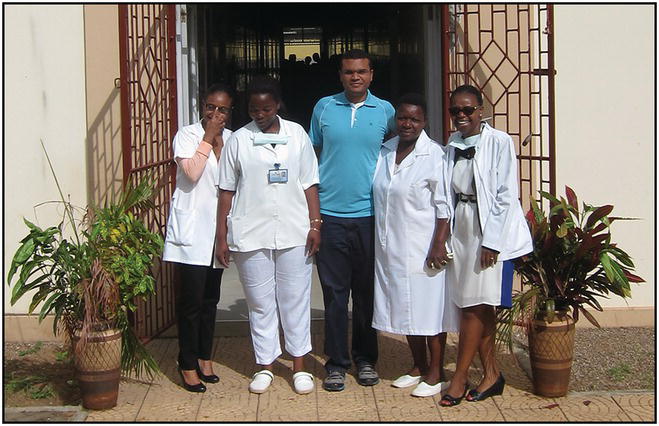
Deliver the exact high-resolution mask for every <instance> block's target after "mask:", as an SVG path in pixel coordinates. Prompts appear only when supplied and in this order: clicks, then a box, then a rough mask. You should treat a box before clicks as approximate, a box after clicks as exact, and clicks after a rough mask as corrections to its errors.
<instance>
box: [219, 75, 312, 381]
mask: <svg viewBox="0 0 659 426" xmlns="http://www.w3.org/2000/svg"><path fill="white" fill-rule="evenodd" d="M247 95H248V112H249V116H250V117H251V118H252V120H253V121H252V122H250V123H248V124H247V125H245V126H244V127H242V128H240V129H239V130H237V131H236V132H235V133H234V134H233V135H232V137H231V138H230V139H229V140H228V141H227V144H226V147H225V148H224V151H223V152H222V158H221V160H220V165H221V169H220V181H219V182H220V183H219V184H220V190H221V192H220V202H219V207H218V227H217V230H218V231H217V232H218V234H217V237H216V240H217V242H216V245H217V249H216V255H217V257H218V259H219V260H220V262H221V263H222V264H223V265H225V266H227V265H228V264H229V250H231V253H232V255H233V260H234V261H235V263H236V266H237V268H238V275H239V276H240V281H241V282H242V284H243V289H244V291H245V298H246V299H247V306H248V309H249V324H250V330H251V335H252V345H253V347H254V355H255V357H256V363H257V364H258V365H259V366H260V370H259V371H258V372H257V373H255V374H254V376H253V377H252V381H251V382H250V384H249V390H250V391H251V392H253V393H262V392H265V391H266V390H267V389H268V387H269V386H270V384H271V383H272V380H273V379H274V376H273V374H272V365H273V363H274V361H275V360H276V359H277V358H278V357H279V356H280V355H281V353H282V352H281V348H280V344H279V323H280V319H281V326H282V328H283V330H284V341H285V343H286V351H287V352H288V353H289V354H290V355H291V356H292V357H293V371H294V375H293V384H294V386H295V391H296V392H298V393H301V394H303V393H309V392H311V391H312V390H313V388H314V381H313V376H312V375H311V374H309V373H308V372H305V371H304V355H305V354H307V353H308V352H309V351H310V350H311V334H310V323H311V270H312V256H313V255H314V254H316V252H317V251H318V248H319V246H320V227H321V223H322V221H321V219H320V208H319V202H318V191H317V186H318V163H317V161H316V155H315V154H314V150H313V146H312V145H311V141H310V140H309V137H308V136H307V133H306V132H305V131H304V128H302V126H300V125H299V124H297V123H294V122H292V121H288V120H284V119H282V118H281V117H279V115H277V112H278V111H279V108H280V106H281V96H280V93H279V86H278V84H277V82H276V80H274V79H272V78H270V77H255V78H254V79H253V80H252V82H251V83H250V85H249V87H248V89H247Z"/></svg>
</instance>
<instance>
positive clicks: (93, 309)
mask: <svg viewBox="0 0 659 426" xmlns="http://www.w3.org/2000/svg"><path fill="white" fill-rule="evenodd" d="M42 146H43V142H42ZM44 153H45V155H46V158H47V160H48V164H49V166H50V169H51V172H52V174H53V177H54V179H55V183H56V185H57V188H58V190H59V193H60V198H61V203H62V205H63V206H64V217H63V218H62V221H61V222H60V223H59V224H58V225H57V226H51V227H48V228H46V229H42V228H40V227H39V226H37V225H35V224H33V223H32V222H30V221H28V220H27V219H25V218H24V219H23V220H24V222H25V224H26V226H27V227H28V229H29V233H28V235H27V236H26V237H25V238H23V239H22V240H21V242H20V246H19V248H18V250H17V251H16V253H15V254H14V257H13V260H12V263H11V266H10V268H9V272H8V274H7V283H8V284H9V285H10V286H11V285H12V279H13V278H14V277H15V276H16V274H18V276H17V277H18V278H17V279H16V281H15V282H14V283H13V288H12V292H11V299H10V302H11V304H12V305H13V304H14V303H16V302H17V301H18V300H19V299H20V298H21V297H22V296H23V295H24V294H26V293H27V292H28V291H31V290H32V291H34V294H33V296H32V300H31V303H30V305H29V308H28V312H29V313H30V314H31V313H33V312H34V311H35V310H36V309H37V307H39V306H40V309H39V321H40V322H41V321H42V320H43V319H44V318H45V317H46V315H48V314H51V313H52V314H53V315H54V325H53V332H54V333H55V334H57V333H58V331H60V329H63V330H64V331H65V332H66V335H67V336H68V337H69V339H70V340H71V341H72V342H75V343H74V347H73V353H74V355H75V354H79V353H81V352H82V350H83V348H84V346H85V344H86V342H87V339H88V337H89V334H90V333H91V332H92V331H102V330H106V329H110V328H118V329H119V330H120V331H121V332H122V350H121V368H122V371H124V372H134V373H135V374H136V375H137V376H138V377H139V376H141V375H142V374H143V373H146V374H147V375H149V376H153V374H154V373H156V372H158V371H159V369H158V364H157V363H156V361H155V360H154V359H153V357H152V356H151V355H150V354H149V353H148V352H147V350H146V348H145V347H144V345H143V344H142V343H141V342H140V340H139V338H138V337H137V336H136V335H135V333H134V331H133V329H132V327H131V325H130V322H129V313H130V312H134V311H135V310H136V308H137V305H136V303H137V301H138V300H139V299H143V298H145V297H147V296H149V295H151V294H154V292H155V278H154V277H153V273H152V264H153V260H154V259H155V258H156V257H157V256H158V255H159V254H160V252H161V250H162V246H163V241H162V237H161V236H160V235H159V234H156V233H154V232H151V231H150V230H149V229H148V228H147V227H146V225H145V224H144V222H143V221H142V220H141V219H140V214H143V213H144V212H145V211H147V210H148V209H150V208H152V207H153V201H152V198H153V196H154V185H153V180H152V179H151V178H150V177H149V176H147V177H146V178H144V179H142V180H140V181H139V182H137V184H133V183H132V182H130V183H129V184H128V185H127V186H126V187H125V188H124V191H123V192H122V195H121V196H120V198H119V200H118V201H117V202H114V203H106V204H105V205H104V206H103V207H96V206H92V207H89V208H87V209H86V210H81V209H75V208H74V207H73V206H72V205H71V203H70V202H68V201H66V200H65V198H64V195H63V193H62V190H61V188H60V185H59V182H58V180H57V176H56V175H55V172H54V168H53V166H52V163H51V161H50V157H49V156H48V153H47V151H46V149H45V147H44ZM80 211H84V212H85V214H84V215H83V217H82V218H81V219H80V220H76V214H77V212H80ZM65 223H67V224H68V225H69V227H70V229H69V233H70V234H71V235H72V236H71V237H70V238H67V237H65V235H64V234H65V226H64V225H65Z"/></svg>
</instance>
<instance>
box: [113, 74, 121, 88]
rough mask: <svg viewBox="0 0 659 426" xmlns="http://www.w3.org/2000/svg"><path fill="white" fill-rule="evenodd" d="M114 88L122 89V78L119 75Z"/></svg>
mask: <svg viewBox="0 0 659 426" xmlns="http://www.w3.org/2000/svg"><path fill="white" fill-rule="evenodd" d="M114 88H115V89H120V88H121V78H119V77H117V78H115V79H114Z"/></svg>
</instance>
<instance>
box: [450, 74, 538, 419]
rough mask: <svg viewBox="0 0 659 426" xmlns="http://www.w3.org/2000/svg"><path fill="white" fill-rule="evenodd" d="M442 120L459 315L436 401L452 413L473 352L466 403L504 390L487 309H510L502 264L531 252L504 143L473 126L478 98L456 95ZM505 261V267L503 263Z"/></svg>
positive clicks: (474, 93) (511, 152)
mask: <svg viewBox="0 0 659 426" xmlns="http://www.w3.org/2000/svg"><path fill="white" fill-rule="evenodd" d="M450 102H451V104H450V107H449V113H450V114H451V116H452V118H453V124H454V126H455V128H456V129H457V130H458V131H457V132H455V133H453V134H452V135H451V137H450V138H449V141H448V146H447V147H448V151H447V153H448V157H447V158H448V161H447V163H446V164H447V170H446V175H447V177H448V180H447V182H448V185H447V191H450V192H451V193H452V198H453V200H454V204H453V203H452V204H451V207H453V206H455V212H454V214H453V215H452V216H453V217H454V218H455V219H454V223H453V227H452V234H451V243H452V247H453V251H454V259H453V262H451V265H449V268H448V271H447V273H448V277H447V278H448V281H449V285H450V286H451V289H452V292H451V294H452V297H453V300H454V302H455V303H456V305H458V306H459V307H460V308H461V319H460V340H459V343H458V359H457V362H456V368H455V374H454V375H453V378H452V379H451V386H450V387H449V389H448V391H447V393H446V394H445V395H444V397H443V398H442V400H441V401H440V405H442V406H448V407H450V406H454V405H457V404H459V403H460V402H461V401H462V398H463V397H464V395H465V393H466V392H467V388H468V386H469V385H468V383H467V375H468V371H469V365H470V364H471V362H472V360H473V358H474V356H475V355H476V352H478V354H479V356H480V359H481V363H482V365H483V370H484V374H483V378H482V379H481V381H480V383H479V384H478V385H477V387H476V388H474V389H471V390H469V392H468V393H467V397H466V399H467V401H481V400H484V399H486V398H488V397H490V396H494V395H501V393H502V392H503V388H504V386H505V380H504V378H503V375H501V373H500V372H499V368H498V366H497V363H496V358H495V342H494V333H495V327H496V324H495V320H496V317H495V307H497V306H501V307H510V304H511V296H512V273H513V269H512V263H511V262H509V260H510V259H514V258H516V257H519V256H522V255H524V254H526V253H529V252H530V251H532V250H533V245H532V241H531V234H530V232H529V228H528V225H527V224H526V221H525V220H524V215H523V213H522V208H521V206H520V204H519V200H518V189H517V185H518V184H517V158H516V157H515V148H514V146H513V141H512V138H511V137H510V136H509V135H508V134H506V133H504V132H501V131H499V130H496V129H493V128H492V127H490V126H489V125H488V124H486V123H483V122H481V119H482V109H483V97H482V95H481V93H480V92H479V91H478V89H476V88H475V87H473V86H470V85H464V86H460V87H458V88H456V89H455V90H454V91H453V93H451V97H450ZM506 261H507V262H506Z"/></svg>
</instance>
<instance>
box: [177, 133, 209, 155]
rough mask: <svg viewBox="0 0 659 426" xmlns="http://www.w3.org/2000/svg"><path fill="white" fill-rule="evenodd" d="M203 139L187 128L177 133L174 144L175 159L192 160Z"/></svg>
mask: <svg viewBox="0 0 659 426" xmlns="http://www.w3.org/2000/svg"><path fill="white" fill-rule="evenodd" d="M201 139H202V138H201V137H198V136H197V135H195V134H194V133H192V132H191V131H190V130H189V129H187V128H185V127H184V128H182V129H181V130H179V131H178V132H176V136H174V143H173V149H174V158H192V156H193V155H194V154H195V152H196V151H197V147H198V146H199V144H200V143H201Z"/></svg>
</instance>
